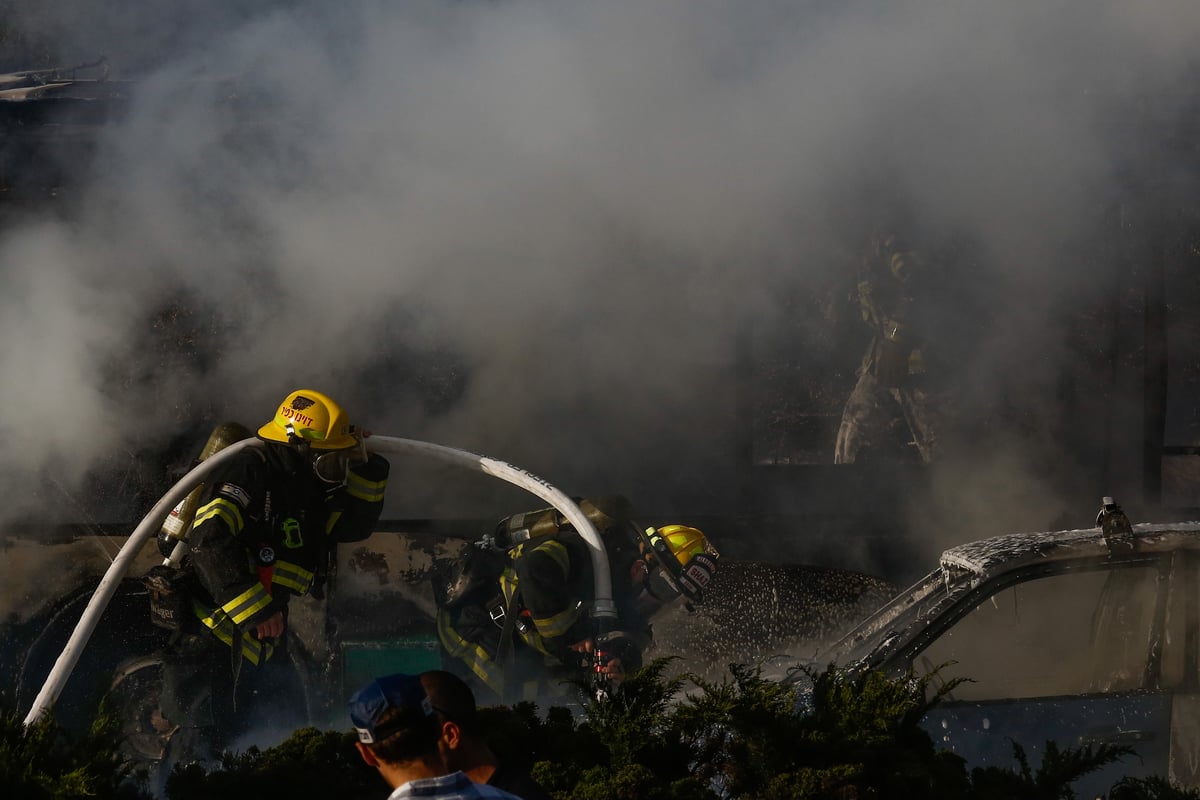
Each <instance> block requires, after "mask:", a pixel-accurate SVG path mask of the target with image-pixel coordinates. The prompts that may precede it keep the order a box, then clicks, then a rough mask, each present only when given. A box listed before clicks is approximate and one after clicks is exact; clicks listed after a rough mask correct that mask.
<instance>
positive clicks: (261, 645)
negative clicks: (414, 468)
mask: <svg viewBox="0 0 1200 800" xmlns="http://www.w3.org/2000/svg"><path fill="white" fill-rule="evenodd" d="M366 435H367V434H365V433H364V432H362V431H360V430H358V429H356V428H355V427H354V426H352V425H351V424H350V423H349V419H348V417H347V416H346V413H345V412H344V411H343V410H342V408H341V407H340V406H339V405H338V404H337V403H336V402H334V401H333V400H332V399H330V398H329V397H327V396H326V395H324V394H322V393H320V392H317V391H312V390H308V389H304V390H300V391H295V392H292V393H291V394H290V395H288V396H287V398H286V399H285V400H284V401H283V403H282V404H281V405H280V406H279V409H278V410H277V411H276V413H275V417H274V418H273V419H272V420H271V421H270V422H268V423H266V424H265V425H263V426H262V427H261V428H259V430H258V437H259V438H260V439H262V440H263V441H264V442H266V447H265V448H262V449H257V448H247V449H246V450H243V451H242V452H241V453H239V454H238V455H236V456H235V457H233V458H232V459H230V460H229V461H228V462H227V463H225V464H222V465H221V467H219V468H218V469H217V470H215V471H214V472H213V473H212V474H211V475H210V476H209V478H208V479H207V480H206V481H205V484H204V486H203V488H202V490H201V493H200V496H199V503H198V505H197V509H196V514H195V520H194V522H193V523H192V525H191V529H190V533H189V534H188V536H187V544H188V547H189V552H188V554H187V556H186V557H185V559H184V560H183V563H182V565H181V568H180V569H179V570H174V569H173V568H171V567H167V566H163V567H156V568H155V569H154V570H151V572H150V574H149V575H148V576H147V581H146V582H147V586H148V587H149V588H150V589H151V595H152V598H153V599H154V600H156V601H157V603H156V605H159V604H162V605H164V606H165V608H158V609H155V616H154V620H155V622H156V623H157V624H160V625H163V626H164V627H170V626H171V625H172V623H173V620H174V621H177V628H176V630H175V631H174V633H173V634H172V636H171V641H170V644H169V646H168V648H167V651H166V653H165V659H164V666H163V694H162V699H161V706H162V714H163V716H164V717H165V718H166V720H167V721H168V722H169V723H171V724H172V725H174V726H177V729H176V731H175V733H173V734H172V739H171V744H170V749H171V752H172V755H173V757H174V758H176V759H180V760H194V759H208V758H212V757H213V756H214V755H216V754H218V753H219V752H220V751H221V750H222V749H228V747H229V746H230V745H231V744H232V743H233V742H234V740H235V739H236V737H237V736H238V735H240V734H242V733H244V732H245V731H246V730H247V729H248V728H249V727H250V726H251V725H255V726H256V725H259V724H270V725H279V726H282V727H283V729H285V730H293V729H294V728H296V727H299V726H300V725H303V724H305V723H306V720H305V704H304V698H303V694H302V691H301V688H300V682H299V677H298V675H297V674H296V672H295V670H294V668H293V667H292V664H291V660H290V659H289V657H288V654H287V642H288V637H287V631H288V614H287V611H288V598H289V597H290V596H291V595H303V594H306V593H308V592H309V591H310V590H312V589H314V587H319V586H320V583H321V581H322V578H323V573H324V571H325V569H326V568H327V566H328V564H329V561H330V558H331V555H332V551H333V546H334V545H335V544H336V543H337V542H350V541H361V540H362V539H365V538H367V537H368V536H370V534H371V532H372V530H373V529H374V526H375V523H376V522H378V520H379V516H380V512H381V511H382V508H383V499H384V490H385V487H386V484H387V476H388V469H389V465H388V462H387V460H386V459H384V458H382V457H381V456H379V455H375V454H371V455H368V454H367V452H366V448H365V446H364V438H365V436H366ZM176 541H177V540H176V539H175V538H174V537H166V536H162V537H160V545H161V546H162V547H163V549H164V551H165V550H168V549H172V550H173V549H174V547H175V543H176ZM164 555H170V553H169V552H164Z"/></svg>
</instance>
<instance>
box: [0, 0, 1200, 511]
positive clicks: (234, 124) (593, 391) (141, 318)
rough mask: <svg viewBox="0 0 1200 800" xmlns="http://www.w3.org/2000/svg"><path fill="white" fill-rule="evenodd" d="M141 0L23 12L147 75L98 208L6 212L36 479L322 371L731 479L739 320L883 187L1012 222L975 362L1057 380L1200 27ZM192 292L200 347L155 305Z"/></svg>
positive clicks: (804, 7)
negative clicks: (1127, 184)
mask: <svg viewBox="0 0 1200 800" xmlns="http://www.w3.org/2000/svg"><path fill="white" fill-rule="evenodd" d="M80 5H81V6H82V5H84V4H80ZM122 5H123V7H125V8H129V9H132V7H133V6H138V8H137V13H132V11H131V13H129V14H128V15H117V14H114V13H113V12H111V10H110V9H105V10H104V11H103V13H101V12H98V11H96V10H94V9H89V8H84V7H80V8H69V13H67V11H66V10H60V11H59V12H58V13H57V14H56V13H55V12H53V11H49V10H46V9H42V8H41V7H40V6H38V7H37V8H36V9H31V10H30V11H29V12H28V16H26V17H18V18H17V19H16V21H15V22H14V23H13V24H14V26H20V25H21V24H25V25H26V26H27V27H28V29H29V31H31V33H30V35H31V36H34V35H37V36H42V37H45V38H46V39H47V40H49V41H53V42H54V43H55V44H56V45H57V46H58V47H60V48H61V51H62V53H63V56H64V59H65V60H67V61H71V60H75V61H79V62H82V61H87V60H90V59H92V58H94V57H95V56H96V55H97V54H99V53H103V54H104V55H106V56H107V57H108V60H109V63H110V64H111V65H112V66H113V68H114V77H130V78H135V79H136V80H137V86H138V88H137V90H136V93H135V95H134V103H133V105H132V108H131V110H130V113H129V114H128V116H127V117H126V118H125V119H124V121H122V122H121V123H119V124H114V125H112V126H110V127H109V129H108V130H107V131H106V134H105V140H104V146H103V148H102V150H101V151H100V154H99V156H98V158H97V160H96V165H95V176H94V180H93V181H92V182H90V183H89V184H88V188H87V190H86V193H85V194H84V195H83V197H82V199H81V200H80V202H79V204H78V211H77V212H76V213H74V214H73V215H72V216H71V218H70V219H67V220H64V219H45V220H34V221H30V222H27V223H23V224H21V225H18V226H10V227H9V228H8V229H6V230H5V231H3V232H2V234H0V235H2V238H0V270H2V273H0V274H2V276H3V278H2V280H3V284H4V286H5V289H6V291H5V292H4V293H3V296H2V298H3V299H2V300H0V302H3V304H4V308H3V312H2V314H0V365H2V366H3V373H4V375H5V385H6V387H7V391H6V403H5V409H6V410H5V413H4V414H3V416H2V417H0V438H2V439H3V441H5V443H6V452H7V455H8V459H7V464H8V467H7V474H6V477H5V479H4V480H5V482H6V483H8V484H9V486H10V487H11V488H10V489H9V491H8V492H6V496H7V497H8V498H9V501H8V502H10V503H13V504H15V505H16V506H20V505H22V503H23V501H22V500H21V498H26V499H27V500H28V505H29V506H32V507H35V508H36V507H39V506H44V505H45V504H46V503H57V502H59V500H60V499H61V498H57V495H54V494H53V493H51V492H48V491H47V490H42V491H37V488H36V487H37V485H38V481H37V480H36V479H35V478H33V477H31V476H41V475H43V474H45V471H46V470H51V471H53V472H54V474H56V475H60V476H65V478H64V480H66V482H67V484H68V485H70V486H79V485H82V481H83V479H84V478H85V476H86V475H88V474H89V473H94V472H95V471H96V470H104V469H112V468H113V467H114V461H116V462H120V463H125V462H127V461H129V460H131V459H135V458H136V455H137V452H138V448H139V447H142V446H151V445H153V444H154V443H156V442H161V441H162V440H164V439H166V438H168V437H169V436H171V435H172V434H174V433H177V432H179V430H180V429H181V428H185V427H186V425H187V418H188V417H189V416H192V417H194V416H196V415H208V420H209V422H215V421H219V420H221V419H224V418H235V419H239V420H241V421H243V422H245V423H246V424H257V423H258V422H259V421H261V420H265V419H266V418H267V417H268V416H269V414H270V413H271V411H272V410H273V408H274V405H275V404H276V403H277V402H278V401H279V399H281V398H282V396H283V395H284V394H286V393H287V392H288V391H289V390H291V389H293V388H295V387H298V386H301V385H312V386H314V387H315V388H321V389H324V390H325V391H328V392H329V393H331V394H333V395H335V396H338V397H339V398H341V399H343V402H344V403H345V404H346V405H347V406H349V407H350V408H351V410H352V412H353V413H354V415H355V416H356V417H358V418H360V419H361V421H362V422H363V423H364V424H367V425H368V426H370V427H372V428H374V429H375V430H377V431H379V432H381V433H387V434H392V435H399V436H410V437H413V438H421V439H427V440H432V441H436V442H439V443H442V444H447V445H451V446H457V447H464V448H467V449H472V450H477V451H480V452H484V453H487V454H490V455H493V456H496V457H499V458H503V459H506V460H509V461H512V462H513V463H517V464H520V465H522V466H525V467H528V468H530V469H532V470H533V471H535V472H538V473H540V474H543V475H544V476H545V477H547V478H549V479H550V480H552V481H554V482H555V483H556V484H558V485H560V486H561V487H562V488H564V489H565V490H567V491H569V492H572V493H581V494H582V493H598V492H601V493H602V492H612V491H617V492H624V493H626V494H628V495H630V496H631V497H633V498H635V500H636V499H641V498H646V497H649V498H650V499H649V502H650V503H651V504H652V505H654V506H655V507H656V508H663V509H666V508H670V507H671V503H672V500H671V498H672V497H673V496H674V494H673V493H675V492H682V493H683V494H686V495H688V496H690V497H693V498H695V497H709V498H712V497H715V496H716V495H718V494H719V490H720V487H722V486H726V485H729V484H730V483H731V482H732V481H733V479H734V477H735V475H736V470H737V469H738V468H739V467H740V466H743V464H742V463H741V462H739V461H738V458H739V454H738V453H739V451H738V448H739V441H740V439H739V437H741V436H743V435H744V430H743V428H741V427H740V426H739V423H738V421H737V413H738V401H739V398H738V387H737V386H736V370H735V366H736V357H737V353H736V343H737V341H738V336H739V335H740V334H741V333H742V332H744V331H745V330H746V327H747V326H748V325H750V324H752V323H754V322H755V321H756V320H770V319H772V318H774V317H773V315H777V314H779V306H778V299H779V298H780V297H781V296H783V295H786V294H789V293H792V294H794V293H796V292H801V293H802V292H804V291H805V290H806V287H807V286H808V285H809V284H810V283H815V282H816V281H818V280H825V279H827V278H828V274H829V272H830V270H831V269H832V267H831V266H830V264H829V254H830V253H833V252H836V251H837V250H838V249H839V248H845V247H847V246H853V245H852V243H850V242H849V241H848V237H852V236H853V235H856V234H857V233H861V231H857V230H855V225H857V224H859V223H858V222H857V221H856V220H855V216H856V215H858V214H862V215H863V216H869V215H870V214H871V213H873V210H872V209H870V208H868V207H865V206H867V205H869V203H867V204H864V203H862V202H861V201H862V200H863V199H864V197H870V196H871V194H872V192H876V193H878V192H881V191H882V192H886V193H887V194H892V193H893V192H894V197H895V198H900V199H901V201H902V202H903V203H904V204H906V211H907V213H908V215H909V216H910V217H911V218H913V219H915V220H917V221H919V224H920V226H921V227H922V228H924V229H926V230H937V231H956V232H961V233H962V235H964V236H969V237H971V238H972V239H973V240H974V241H977V242H979V243H980V244H979V246H978V249H977V252H978V254H979V256H978V257H979V259H980V260H979V261H977V262H973V263H972V264H970V265H963V266H962V267H961V268H962V269H964V270H965V269H979V270H980V272H981V275H985V276H986V277H985V278H981V282H986V283H987V284H988V285H989V286H995V287H998V290H999V291H998V293H997V294H996V295H995V297H994V298H993V299H992V301H991V303H992V308H991V310H992V311H993V312H994V313H992V314H991V316H990V317H989V319H990V320H999V321H1000V323H999V324H997V326H996V328H995V329H992V330H984V331H972V332H971V341H972V342H975V343H977V348H978V350H977V352H976V353H975V354H974V355H975V356H976V357H975V358H973V359H972V360H971V362H970V363H971V365H972V366H970V367H969V370H970V374H969V375H968V376H967V377H968V378H969V380H968V383H969V384H970V385H971V386H972V387H974V389H975V390H976V391H978V392H979V393H980V394H983V393H984V392H985V390H984V389H983V388H982V387H984V386H986V385H987V384H988V382H989V381H991V380H993V379H994V378H995V377H996V373H997V372H1003V373H1005V374H1006V375H1007V376H1008V377H1009V378H1011V375H1012V372H1013V367H1014V365H1018V364H1019V365H1020V369H1021V370H1022V373H1023V374H1024V375H1026V377H1025V378H1024V383H1023V388H1025V389H1027V390H1028V391H1029V392H1031V393H1033V394H1034V395H1037V394H1038V393H1040V392H1046V391H1049V389H1048V387H1051V386H1052V384H1053V381H1054V379H1055V375H1056V372H1057V365H1058V363H1059V360H1060V359H1062V358H1064V357H1066V356H1065V352H1064V346H1063V343H1062V342H1061V341H1058V340H1056V339H1055V335H1056V332H1055V329H1054V327H1053V326H1052V324H1050V323H1049V322H1048V319H1051V318H1052V312H1053V309H1054V308H1055V306H1056V304H1057V303H1059V302H1061V301H1062V299H1063V297H1064V295H1065V294H1067V293H1070V292H1077V291H1078V290H1079V286H1080V284H1081V283H1082V282H1084V281H1086V279H1087V278H1088V274H1087V269H1088V265H1086V264H1079V263H1074V262H1072V261H1070V260H1069V259H1067V258H1064V249H1063V248H1064V244H1065V243H1070V242H1073V241H1075V240H1076V239H1077V238H1079V237H1083V236H1086V235H1087V232H1088V231H1089V230H1092V229H1093V226H1094V224H1095V216H1096V202H1095V198H1096V197H1097V196H1098V195H1101V194H1103V192H1104V191H1106V187H1108V186H1110V184H1111V181H1112V180H1113V174H1112V172H1113V164H1114V161H1115V159H1117V158H1118V157H1119V156H1120V154H1122V153H1124V152H1126V151H1127V149H1128V148H1129V146H1130V142H1129V141H1128V140H1126V139H1125V138H1124V137H1126V135H1127V134H1128V133H1129V131H1127V130H1124V129H1122V128H1121V127H1120V126H1114V125H1112V124H1110V123H1111V122H1112V118H1111V113H1112V111H1113V109H1115V108H1119V107H1121V106H1122V104H1123V103H1127V102H1128V101H1129V98H1130V96H1132V95H1136V94H1138V93H1146V94H1154V93H1159V92H1169V91H1174V90H1176V89H1177V88H1178V87H1179V86H1180V85H1181V79H1182V76H1183V75H1184V74H1185V70H1186V68H1187V67H1188V66H1189V64H1188V60H1189V59H1190V58H1191V51H1192V45H1193V43H1194V42H1195V41H1196V36H1197V33H1200V30H1198V29H1200V6H1197V5H1196V4H1195V3H1189V2H1177V3H1156V4H1153V5H1144V4H1131V3H1128V2H1122V0H1109V1H1108V2H1092V1H1090V0H1089V2H1083V1H1082V0H1080V1H1078V2H1063V3H1053V4H1045V3H1022V4H1017V5H1011V4H995V3H992V4H963V3H953V2H940V1H938V0H906V1H904V2H888V3H879V2H840V3H830V2H798V1H797V2H783V1H782V0H775V1H774V2H751V3H747V2H730V1H728V0H706V1H705V2H695V0H662V1H661V2H654V3H645V2H642V1H641V0H610V1H609V2H605V3H588V2H573V1H571V2H562V1H559V2H544V1H539V0H498V1H497V2H450V1H449V0H436V1H435V0H426V1H425V2H406V3H386V2H350V3H341V4H336V6H331V5H329V4H308V3H275V4H271V5H272V6H273V7H270V8H267V7H264V8H263V10H260V11H257V12H255V13H254V15H253V16H252V17H249V18H247V17H246V16H245V15H242V14H235V13H234V12H233V11H232V9H234V8H237V7H239V6H241V5H243V4H235V3H211V2H207V3H196V4H172V5H171V7H170V8H169V9H168V8H166V7H159V6H157V5H155V4H122ZM67 6H68V7H69V6H70V4H67ZM56 8H58V9H63V5H62V4H59V5H57V6H56ZM151 10H153V13H150V11H151ZM862 187H873V188H872V189H868V190H864V189H863V188H862ZM847 220H849V222H848V221H847ZM848 229H849V230H851V233H849V234H848V233H847V230H848ZM962 283H963V285H966V286H971V285H973V284H972V281H970V280H968V281H963V282H962ZM171 301H177V302H178V303H180V304H182V305H183V306H184V307H186V308H187V309H189V312H188V313H189V314H191V315H192V316H191V317H188V324H189V325H190V326H191V327H190V328H189V330H193V331H195V332H196V335H197V336H199V337H200V338H201V339H202V341H200V342H199V343H190V344H188V347H194V352H196V353H198V354H199V355H197V356H196V358H195V359H192V360H188V359H182V360H180V359H179V358H178V357H177V356H160V355H156V353H158V350H156V349H155V348H157V347H159V345H158V344H157V343H155V342H154V341H153V340H150V339H147V338H146V337H147V333H146V331H147V326H148V325H149V324H150V323H149V320H152V319H154V317H153V315H154V314H156V313H163V312H162V311H161V310H162V309H164V308H170V307H169V306H168V304H169V303H170V302H171ZM177 310H178V309H176V311H177ZM166 313H167V318H168V319H171V316H170V314H171V313H173V312H166ZM179 313H182V312H179ZM818 324H820V322H819V321H817V320H815V321H813V322H812V325H814V326H816V325H818ZM980 324H982V323H980ZM988 324H991V323H990V322H989V323H988ZM151 327H152V326H151ZM184 350H185V351H186V352H193V351H192V350H188V348H187V347H185V348H184ZM431 351H436V352H444V353H447V354H450V356H451V358H450V359H449V360H451V361H452V362H453V363H454V364H457V365H458V366H457V367H456V368H455V369H457V370H459V371H460V374H459V375H458V378H459V379H460V380H459V381H458V382H457V383H455V382H454V381H451V383H452V384H453V385H454V386H455V387H457V388H456V389H455V393H454V398H453V403H450V404H449V408H448V409H445V410H439V411H438V412H437V413H431V412H429V409H428V408H427V406H426V405H423V404H422V402H421V399H420V397H419V396H418V395H419V393H420V390H421V387H420V386H419V385H418V383H416V382H414V379H413V375H412V371H413V367H412V364H411V361H410V360H409V359H407V358H406V357H403V356H397V355H396V354H397V353H413V352H415V353H425V352H431ZM173 352H174V351H173ZM130 363H133V366H129V365H130ZM114 375H116V376H118V377H116V378H114V377H113V376H114ZM114 453H117V454H118V456H117V457H114ZM122 453H124V454H125V455H121V454H122ZM122 459H124V460H122ZM1023 462H1024V456H1023V455H1021V454H1018V455H1015V456H1014V455H1013V454H1012V453H1007V452H1006V453H1004V455H1003V459H1002V461H1001V462H1000V464H1001V466H1002V467H1003V468H1004V470H1005V472H1006V474H1007V473H1008V467H1012V468H1013V471H1012V473H1011V475H1010V476H1009V478H1008V479H1007V480H1008V483H1007V485H1008V486H1009V488H1010V489H1012V481H1016V482H1017V484H1018V485H1019V484H1020V483H1021V481H1022V480H1024V479H1022V478H1021V477H1020V476H1021V469H1022V465H1023ZM996 469H1000V467H997V468H996ZM994 472H995V470H992V469H990V468H989V469H986V470H983V474H984V475H985V476H986V477H985V479H984V480H986V481H988V482H990V481H991V480H993V475H994ZM948 480H949V479H948ZM1029 480H1030V481H1031V482H1032V481H1033V479H1032V478H1030V479H1029ZM964 481H965V482H966V483H967V484H968V491H966V492H965V493H963V496H971V495H973V494H981V493H985V492H983V491H982V490H980V489H979V488H978V487H972V486H970V485H969V484H970V478H969V476H968V477H967V478H963V476H962V474H961V473H956V474H955V476H954V477H953V480H952V481H949V486H948V487H947V490H946V491H945V493H944V494H945V498H944V499H945V500H946V502H947V503H950V504H952V502H953V498H955V496H956V495H958V494H959V493H958V492H957V488H958V487H959V485H960V484H961V483H963V482H964ZM414 491H415V489H414ZM1013 491H1014V492H1015V493H1016V494H1020V492H1019V490H1013ZM1041 491H1042V490H1038V491H1037V493H1038V494H1040V493H1041ZM396 494H397V496H396V498H395V500H393V501H392V502H393V503H394V507H392V506H390V507H389V511H390V513H392V514H394V515H396V516H401V515H410V514H420V513H422V512H423V511H424V510H425V508H423V507H416V508H414V507H413V506H411V505H410V506H406V505H405V502H406V498H405V496H404V493H403V492H397V493H396ZM56 498H57V499H56ZM408 500H409V501H411V502H412V503H414V504H416V505H418V506H419V505H420V504H421V503H422V502H427V501H428V498H425V499H417V498H414V497H413V496H412V495H410V496H409V498H408ZM1047 504H1048V505H1049V506H1053V501H1052V500H1049V501H1047ZM985 505H986V504H985ZM18 510H21V509H18ZM24 510H27V509H24ZM955 510H956V511H957V510H958V509H955ZM1050 510H1052V509H1050ZM988 511H989V512H990V511H991V509H988ZM98 513H103V512H98Z"/></svg>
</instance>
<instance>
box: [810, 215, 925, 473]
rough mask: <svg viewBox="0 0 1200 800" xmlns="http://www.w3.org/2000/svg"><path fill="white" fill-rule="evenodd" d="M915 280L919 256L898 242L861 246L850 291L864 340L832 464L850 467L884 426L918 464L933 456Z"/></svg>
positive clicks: (880, 239) (884, 239)
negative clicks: (899, 436)
mask: <svg viewBox="0 0 1200 800" xmlns="http://www.w3.org/2000/svg"><path fill="white" fill-rule="evenodd" d="M921 272H922V263H921V259H920V256H919V255H918V254H917V252H916V251H915V250H913V249H912V248H911V247H910V246H909V244H908V243H907V242H906V241H904V240H903V239H902V238H901V237H900V236H897V235H895V234H892V233H876V234H873V235H872V236H870V237H869V238H868V241H867V245H866V248H865V251H864V253H863V256H862V258H861V260H860V264H859V280H858V284H857V287H856V288H857V299H858V306H859V310H860V312H861V314H862V319H863V321H864V322H865V323H866V324H867V326H868V327H869V328H870V331H871V339H870V342H869V344H868V345H867V350H866V353H865V354H864V355H863V359H862V363H861V364H860V366H859V368H858V373H857V375H858V379H857V382H856V384H855V386H854V389H853V390H852V391H851V393H850V396H849V397H848V398H847V400H846V405H845V407H844V409H843V411H842V420H841V424H840V426H839V428H838V434H837V441H836V443H835V445H834V456H833V460H834V463H835V464H851V463H854V462H855V461H856V460H857V459H858V458H859V456H860V454H861V453H863V452H864V451H869V450H872V449H875V448H878V447H879V446H880V444H881V439H883V438H884V437H885V435H886V432H887V430H888V429H889V426H891V425H898V424H902V425H903V426H904V427H903V428H902V430H904V431H905V433H906V434H907V435H908V436H909V437H911V438H910V440H909V443H910V444H911V445H913V446H915V448H916V452H917V455H918V458H919V459H920V461H921V462H922V463H929V462H931V461H933V460H934V458H935V457H936V455H937V436H936V431H935V426H934V425H933V424H932V420H931V416H932V410H931V404H930V401H929V397H928V391H927V387H926V386H925V381H924V374H925V360H924V357H923V355H922V352H921V344H922V335H921V330H920V326H921V323H922V321H923V320H922V314H921V309H920V307H919V302H920V299H921V297H920V292H919V291H918V290H917V285H918V283H919V282H920V280H921V277H922V276H921Z"/></svg>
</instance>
